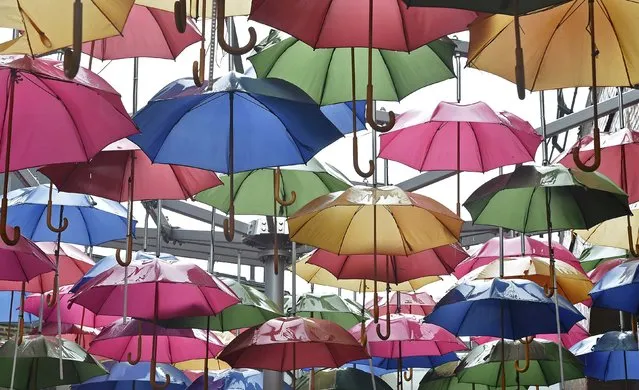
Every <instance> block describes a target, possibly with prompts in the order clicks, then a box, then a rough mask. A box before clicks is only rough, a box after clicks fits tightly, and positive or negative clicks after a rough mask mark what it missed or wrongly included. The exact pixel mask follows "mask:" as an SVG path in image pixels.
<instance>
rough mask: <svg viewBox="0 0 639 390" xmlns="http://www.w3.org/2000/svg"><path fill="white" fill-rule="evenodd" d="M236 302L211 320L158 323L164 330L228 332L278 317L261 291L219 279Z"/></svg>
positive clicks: (276, 307)
mask: <svg viewBox="0 0 639 390" xmlns="http://www.w3.org/2000/svg"><path fill="white" fill-rule="evenodd" d="M220 280H221V281H222V282H223V283H224V284H226V285H227V286H228V287H229V288H230V289H231V291H233V293H235V295H236V296H237V297H238V298H239V300H240V302H239V303H236V304H234V305H231V306H229V307H227V308H226V309H224V310H222V311H221V312H220V313H219V314H217V315H214V316H211V317H178V318H173V319H169V320H166V321H161V324H162V325H163V326H165V327H167V328H196V329H206V328H207V325H208V327H209V329H214V330H218V331H229V330H236V329H241V328H250V327H251V326H255V325H260V324H263V323H265V322H266V321H268V320H270V319H273V318H276V317H281V316H282V315H283V313H282V310H281V309H280V308H279V307H278V306H277V304H276V303H275V302H273V301H272V300H270V299H269V298H268V297H267V296H266V295H264V294H263V293H262V292H261V291H259V290H257V289H255V288H253V287H251V286H247V285H245V284H242V283H240V282H238V281H237V280H235V279H230V278H220Z"/></svg>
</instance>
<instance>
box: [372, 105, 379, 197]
mask: <svg viewBox="0 0 639 390" xmlns="http://www.w3.org/2000/svg"><path fill="white" fill-rule="evenodd" d="M376 111H377V102H373V120H375V112H376ZM371 151H372V153H373V155H372V156H371V160H373V161H374V162H375V164H374V165H375V167H374V169H373V187H377V172H378V170H377V132H376V131H375V130H374V129H371Z"/></svg>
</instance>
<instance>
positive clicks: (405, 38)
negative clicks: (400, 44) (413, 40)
mask: <svg viewBox="0 0 639 390" xmlns="http://www.w3.org/2000/svg"><path fill="white" fill-rule="evenodd" d="M399 4H400V3H399V2H398V3H397V10H398V11H399V18H400V20H401V25H402V31H403V32H404V43H405V44H406V52H408V53H409V54H410V51H411V50H410V43H409V42H408V35H409V34H408V30H407V29H406V20H405V19H404V13H403V12H402V7H406V8H407V9H408V6H407V5H406V4H402V5H399ZM380 54H381V53H380Z"/></svg>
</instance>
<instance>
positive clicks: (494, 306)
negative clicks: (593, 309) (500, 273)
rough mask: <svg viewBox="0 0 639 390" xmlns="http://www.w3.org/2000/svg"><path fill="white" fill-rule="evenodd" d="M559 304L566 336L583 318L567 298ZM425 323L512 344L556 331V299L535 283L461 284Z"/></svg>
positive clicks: (460, 333) (497, 281)
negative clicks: (522, 339)
mask: <svg viewBox="0 0 639 390" xmlns="http://www.w3.org/2000/svg"><path fill="white" fill-rule="evenodd" d="M557 302H558V305H559V320H560V325H561V332H562V333H567V332H568V330H570V328H572V326H573V325H574V324H575V323H577V322H579V321H581V320H583V319H584V317H583V316H582V315H581V313H580V312H579V311H578V310H577V309H576V308H575V307H574V306H573V305H571V304H570V302H568V301H567V300H566V298H564V297H562V296H558V301H557ZM502 310H503V327H502ZM424 322H429V323H431V324H435V325H439V326H441V327H442V328H444V329H446V330H448V331H449V332H451V333H453V334H454V335H456V336H480V335H481V336H493V337H504V338H507V339H511V340H516V339H519V338H522V337H526V336H531V335H534V334H537V333H544V334H545V333H554V332H556V331H557V324H556V322H555V303H554V302H553V299H552V298H548V297H546V295H545V294H544V290H543V288H542V287H541V286H539V285H538V284H536V283H535V282H531V281H528V280H520V279H508V280H506V279H499V278H496V279H493V280H476V281H471V282H467V283H462V284H460V285H458V286H456V287H455V288H454V289H452V290H451V291H449V292H448V293H447V294H446V295H445V296H444V297H443V298H442V299H441V300H440V301H439V302H438V303H437V305H435V308H434V309H433V312H432V313H431V314H429V315H428V316H427V317H426V318H425V319H424Z"/></svg>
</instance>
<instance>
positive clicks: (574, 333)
mask: <svg viewBox="0 0 639 390" xmlns="http://www.w3.org/2000/svg"><path fill="white" fill-rule="evenodd" d="M588 337H590V333H588V331H587V330H586V329H584V328H583V327H582V326H581V325H579V324H575V325H574V326H573V327H572V328H570V330H569V331H568V332H567V333H562V334H561V345H562V346H563V347H564V348H571V347H572V346H573V345H575V344H577V343H578V342H580V341H582V340H584V339H586V338H588ZM535 338H536V339H537V340H547V341H552V342H553V343H558V342H559V339H558V337H557V333H548V334H538V335H535ZM471 340H472V341H473V342H475V343H477V344H486V343H488V342H491V341H498V339H497V338H495V337H489V336H478V337H471Z"/></svg>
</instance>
